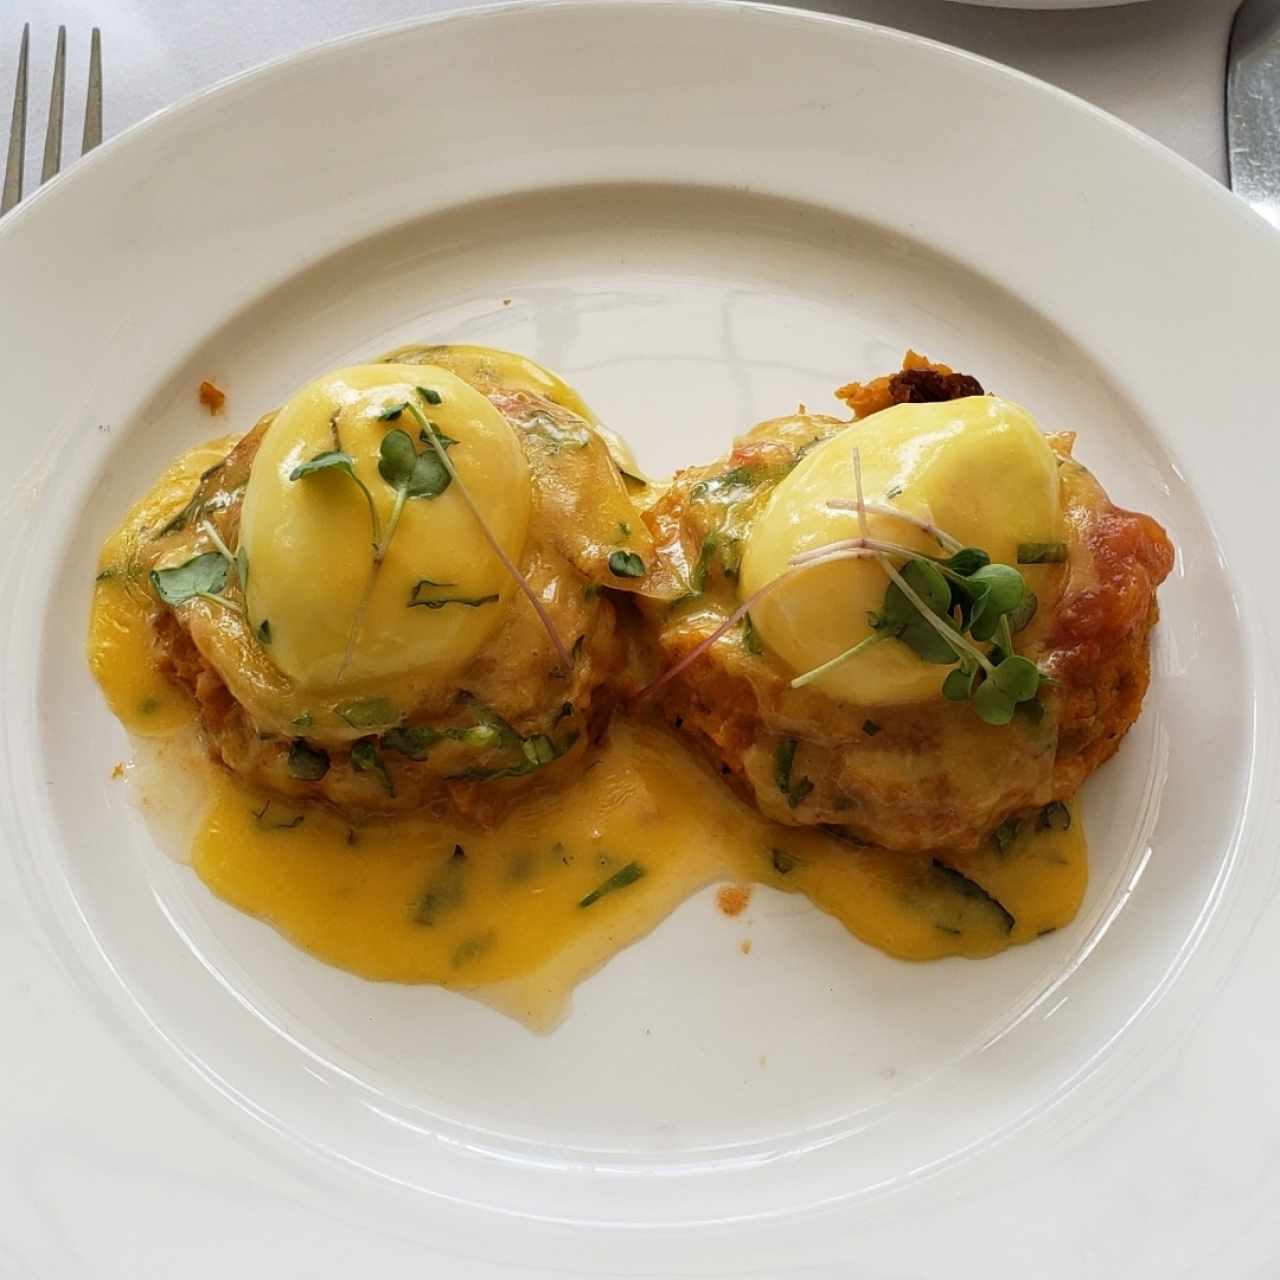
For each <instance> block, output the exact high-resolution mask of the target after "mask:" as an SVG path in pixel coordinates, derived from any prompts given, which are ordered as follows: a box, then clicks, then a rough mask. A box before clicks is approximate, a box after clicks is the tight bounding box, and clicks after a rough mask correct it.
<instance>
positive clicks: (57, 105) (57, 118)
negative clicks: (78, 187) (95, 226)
mask: <svg viewBox="0 0 1280 1280" xmlns="http://www.w3.org/2000/svg"><path fill="white" fill-rule="evenodd" d="M66 82H67V29H66V27H59V28H58V51H57V53H56V54H54V57H53V88H52V89H51V90H50V91H49V128H48V129H47V130H46V132H45V135H44V165H43V167H42V168H41V170H40V181H41V182H48V181H49V179H50V178H52V177H53V175H54V174H55V173H57V172H58V170H59V169H60V168H61V167H62V99H63V91H64V89H65V87H66Z"/></svg>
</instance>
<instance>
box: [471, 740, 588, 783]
mask: <svg viewBox="0 0 1280 1280" xmlns="http://www.w3.org/2000/svg"><path fill="white" fill-rule="evenodd" d="M578 737H579V734H578V732H577V730H574V731H573V732H572V733H570V734H568V735H567V736H566V737H565V738H564V739H563V740H562V741H561V742H560V743H558V744H557V743H555V742H553V741H552V739H551V738H549V737H548V736H547V735H546V734H545V733H537V734H534V735H533V736H532V737H530V738H524V739H522V740H520V755H521V757H522V758H521V760H520V762H519V763H518V764H511V765H503V766H501V767H499V768H495V769H467V770H465V771H464V772H462V773H457V774H452V775H450V776H451V779H453V780H455V781H459V782H495V781H497V780H499V779H501V778H521V777H523V776H524V775H525V774H527V773H532V772H533V771H534V770H535V769H541V768H542V767H543V766H544V765H548V764H550V763H551V762H552V761H554V760H558V759H559V758H560V757H561V756H562V755H564V753H565V752H566V751H568V750H569V748H570V747H572V746H573V744H574V743H575V742H577V740H578Z"/></svg>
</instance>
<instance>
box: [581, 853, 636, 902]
mask: <svg viewBox="0 0 1280 1280" xmlns="http://www.w3.org/2000/svg"><path fill="white" fill-rule="evenodd" d="M644 874H645V871H644V868H643V867H642V866H641V865H640V864H639V863H638V862H628V863H627V865H626V866H625V867H623V868H622V869H621V870H619V871H615V872H614V873H613V875H611V876H610V877H609V878H608V879H607V880H606V881H605V882H604V883H603V884H600V885H597V886H596V888H594V889H592V890H591V892H590V893H589V894H587V896H586V897H585V898H583V899H582V900H581V901H580V902H579V903H578V906H579V907H591V906H594V905H595V904H596V903H597V902H599V901H600V899H601V898H603V897H604V896H605V895H606V894H610V893H615V892H616V891H617V890H619V889H625V888H626V887H627V886H628V885H629V884H635V882H636V881H637V880H639V879H641V878H642V877H643V876H644Z"/></svg>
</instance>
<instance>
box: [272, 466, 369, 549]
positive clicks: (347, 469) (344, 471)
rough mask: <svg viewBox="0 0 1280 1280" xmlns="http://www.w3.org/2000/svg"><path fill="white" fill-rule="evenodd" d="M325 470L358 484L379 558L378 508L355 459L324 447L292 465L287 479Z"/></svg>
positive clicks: (299, 478) (304, 477)
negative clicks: (367, 508) (321, 450)
mask: <svg viewBox="0 0 1280 1280" xmlns="http://www.w3.org/2000/svg"><path fill="white" fill-rule="evenodd" d="M326 471H336V472H337V473H338V474H340V475H344V476H346V477H348V479H350V480H351V481H353V482H354V483H355V484H356V485H358V486H359V489H360V492H361V493H362V494H364V500H365V502H366V503H367V504H368V506H369V524H370V527H371V535H370V537H371V540H372V542H373V546H374V558H375V560H376V559H378V558H380V557H379V556H378V554H377V549H378V544H379V541H380V538H381V535H380V521H379V520H378V508H377V505H376V503H375V502H374V500H373V494H371V493H370V492H369V486H368V485H366V484H365V482H364V481H363V480H361V479H360V477H359V476H358V475H357V474H356V460H355V459H354V458H353V457H352V456H351V455H350V454H349V453H344V452H343V451H342V450H341V449H326V450H324V452H323V453H317V454H316V456H315V457H314V458H309V459H308V460H307V461H306V462H303V463H300V464H299V465H298V466H296V467H294V469H293V470H292V471H290V472H289V479H290V480H305V479H306V478H307V477H308V476H314V475H320V474H321V473H323V472H326Z"/></svg>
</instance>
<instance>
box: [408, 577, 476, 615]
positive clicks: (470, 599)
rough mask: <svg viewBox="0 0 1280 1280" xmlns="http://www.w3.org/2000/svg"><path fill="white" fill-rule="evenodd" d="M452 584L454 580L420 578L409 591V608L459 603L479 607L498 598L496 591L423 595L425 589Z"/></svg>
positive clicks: (474, 607)
mask: <svg viewBox="0 0 1280 1280" xmlns="http://www.w3.org/2000/svg"><path fill="white" fill-rule="evenodd" d="M451 586H453V583H452V582H432V581H431V579H430V578H421V579H419V580H418V581H417V582H415V583H414V584H413V590H412V591H411V592H410V593H409V608H410V609H443V608H444V607H445V605H450V604H458V605H464V606H465V607H466V608H468V609H478V608H479V607H480V606H481V605H485V604H493V603H494V602H495V601H496V600H497V599H498V593H497V592H496V591H495V592H493V594H492V595H487V596H432V597H429V598H424V597H423V595H422V592H423V591H424V590H425V591H430V590H433V589H439V588H442V587H451Z"/></svg>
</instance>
